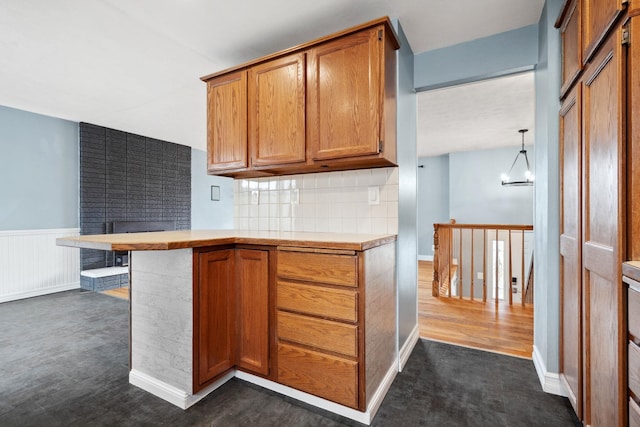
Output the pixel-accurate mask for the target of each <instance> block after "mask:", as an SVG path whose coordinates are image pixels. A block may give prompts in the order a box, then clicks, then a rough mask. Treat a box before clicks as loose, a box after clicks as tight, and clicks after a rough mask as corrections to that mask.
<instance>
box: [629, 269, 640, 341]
mask: <svg viewBox="0 0 640 427" xmlns="http://www.w3.org/2000/svg"><path fill="white" fill-rule="evenodd" d="M627 280H629V279H627ZM627 301H628V307H629V311H628V313H629V314H628V316H629V317H628V319H629V320H628V322H629V333H630V334H631V335H633V337H634V338H635V339H636V340H640V292H638V291H636V290H635V289H633V288H632V287H629V298H628V300H627Z"/></svg>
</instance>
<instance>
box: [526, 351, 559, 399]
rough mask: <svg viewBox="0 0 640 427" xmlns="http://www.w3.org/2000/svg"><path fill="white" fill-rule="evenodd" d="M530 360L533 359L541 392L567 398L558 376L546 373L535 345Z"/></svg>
mask: <svg viewBox="0 0 640 427" xmlns="http://www.w3.org/2000/svg"><path fill="white" fill-rule="evenodd" d="M531 358H532V359H533V366H534V367H535V368H536V372H537V373H538V379H539V380H540V385H541V386H542V390H544V391H545V392H546V393H551V394H557V395H558V396H563V397H567V393H566V392H565V390H564V387H562V382H561V381H560V375H559V374H556V373H554V372H547V367H546V366H545V364H544V361H543V359H542V355H541V354H540V350H538V347H536V346H535V345H534V346H533V354H532V355H531Z"/></svg>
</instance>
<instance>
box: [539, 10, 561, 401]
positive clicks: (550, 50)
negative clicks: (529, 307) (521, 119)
mask: <svg viewBox="0 0 640 427" xmlns="http://www.w3.org/2000/svg"><path fill="white" fill-rule="evenodd" d="M562 3H563V1H562V0H547V2H546V4H545V6H544V9H543V11H542V17H541V18H540V23H539V30H538V32H539V40H538V46H539V54H538V67H537V68H536V73H535V83H536V132H535V134H536V153H535V159H536V185H535V187H534V197H535V199H534V206H535V211H534V212H535V214H534V223H533V225H534V229H535V230H536V233H535V255H534V256H535V260H536V262H535V265H534V271H535V273H534V277H535V286H536V290H535V293H534V307H535V313H534V328H533V330H534V336H533V345H534V362H535V363H536V369H537V370H538V375H539V376H540V378H541V382H542V386H543V388H544V390H545V391H549V392H556V393H557V392H558V391H559V390H560V388H559V387H560V385H559V379H558V374H557V372H558V370H559V368H560V364H559V357H560V356H559V330H560V306H559V299H560V282H559V274H560V273H559V265H560V253H559V251H560V248H559V245H560V243H559V232H560V225H559V222H560V206H559V197H560V196H559V142H558V140H559V132H560V124H559V118H558V112H559V111H560V101H559V95H560V76H561V61H560V51H561V47H560V34H559V31H558V30H556V29H555V28H554V23H555V20H556V18H557V17H558V14H559V13H560V9H561V8H562Z"/></svg>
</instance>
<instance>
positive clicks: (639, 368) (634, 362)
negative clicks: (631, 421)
mask: <svg viewBox="0 0 640 427" xmlns="http://www.w3.org/2000/svg"><path fill="white" fill-rule="evenodd" d="M629 390H631V391H632V392H633V394H634V395H635V396H636V397H640V348H638V346H637V345H635V344H634V343H632V342H631V341H629Z"/></svg>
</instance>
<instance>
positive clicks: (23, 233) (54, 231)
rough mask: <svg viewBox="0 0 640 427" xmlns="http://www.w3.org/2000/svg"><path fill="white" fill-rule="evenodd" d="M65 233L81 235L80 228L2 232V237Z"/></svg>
mask: <svg viewBox="0 0 640 427" xmlns="http://www.w3.org/2000/svg"><path fill="white" fill-rule="evenodd" d="M65 233H80V229H79V228H47V229H42V230H0V237H1V236H31V235H34V234H37V235H43V234H65Z"/></svg>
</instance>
